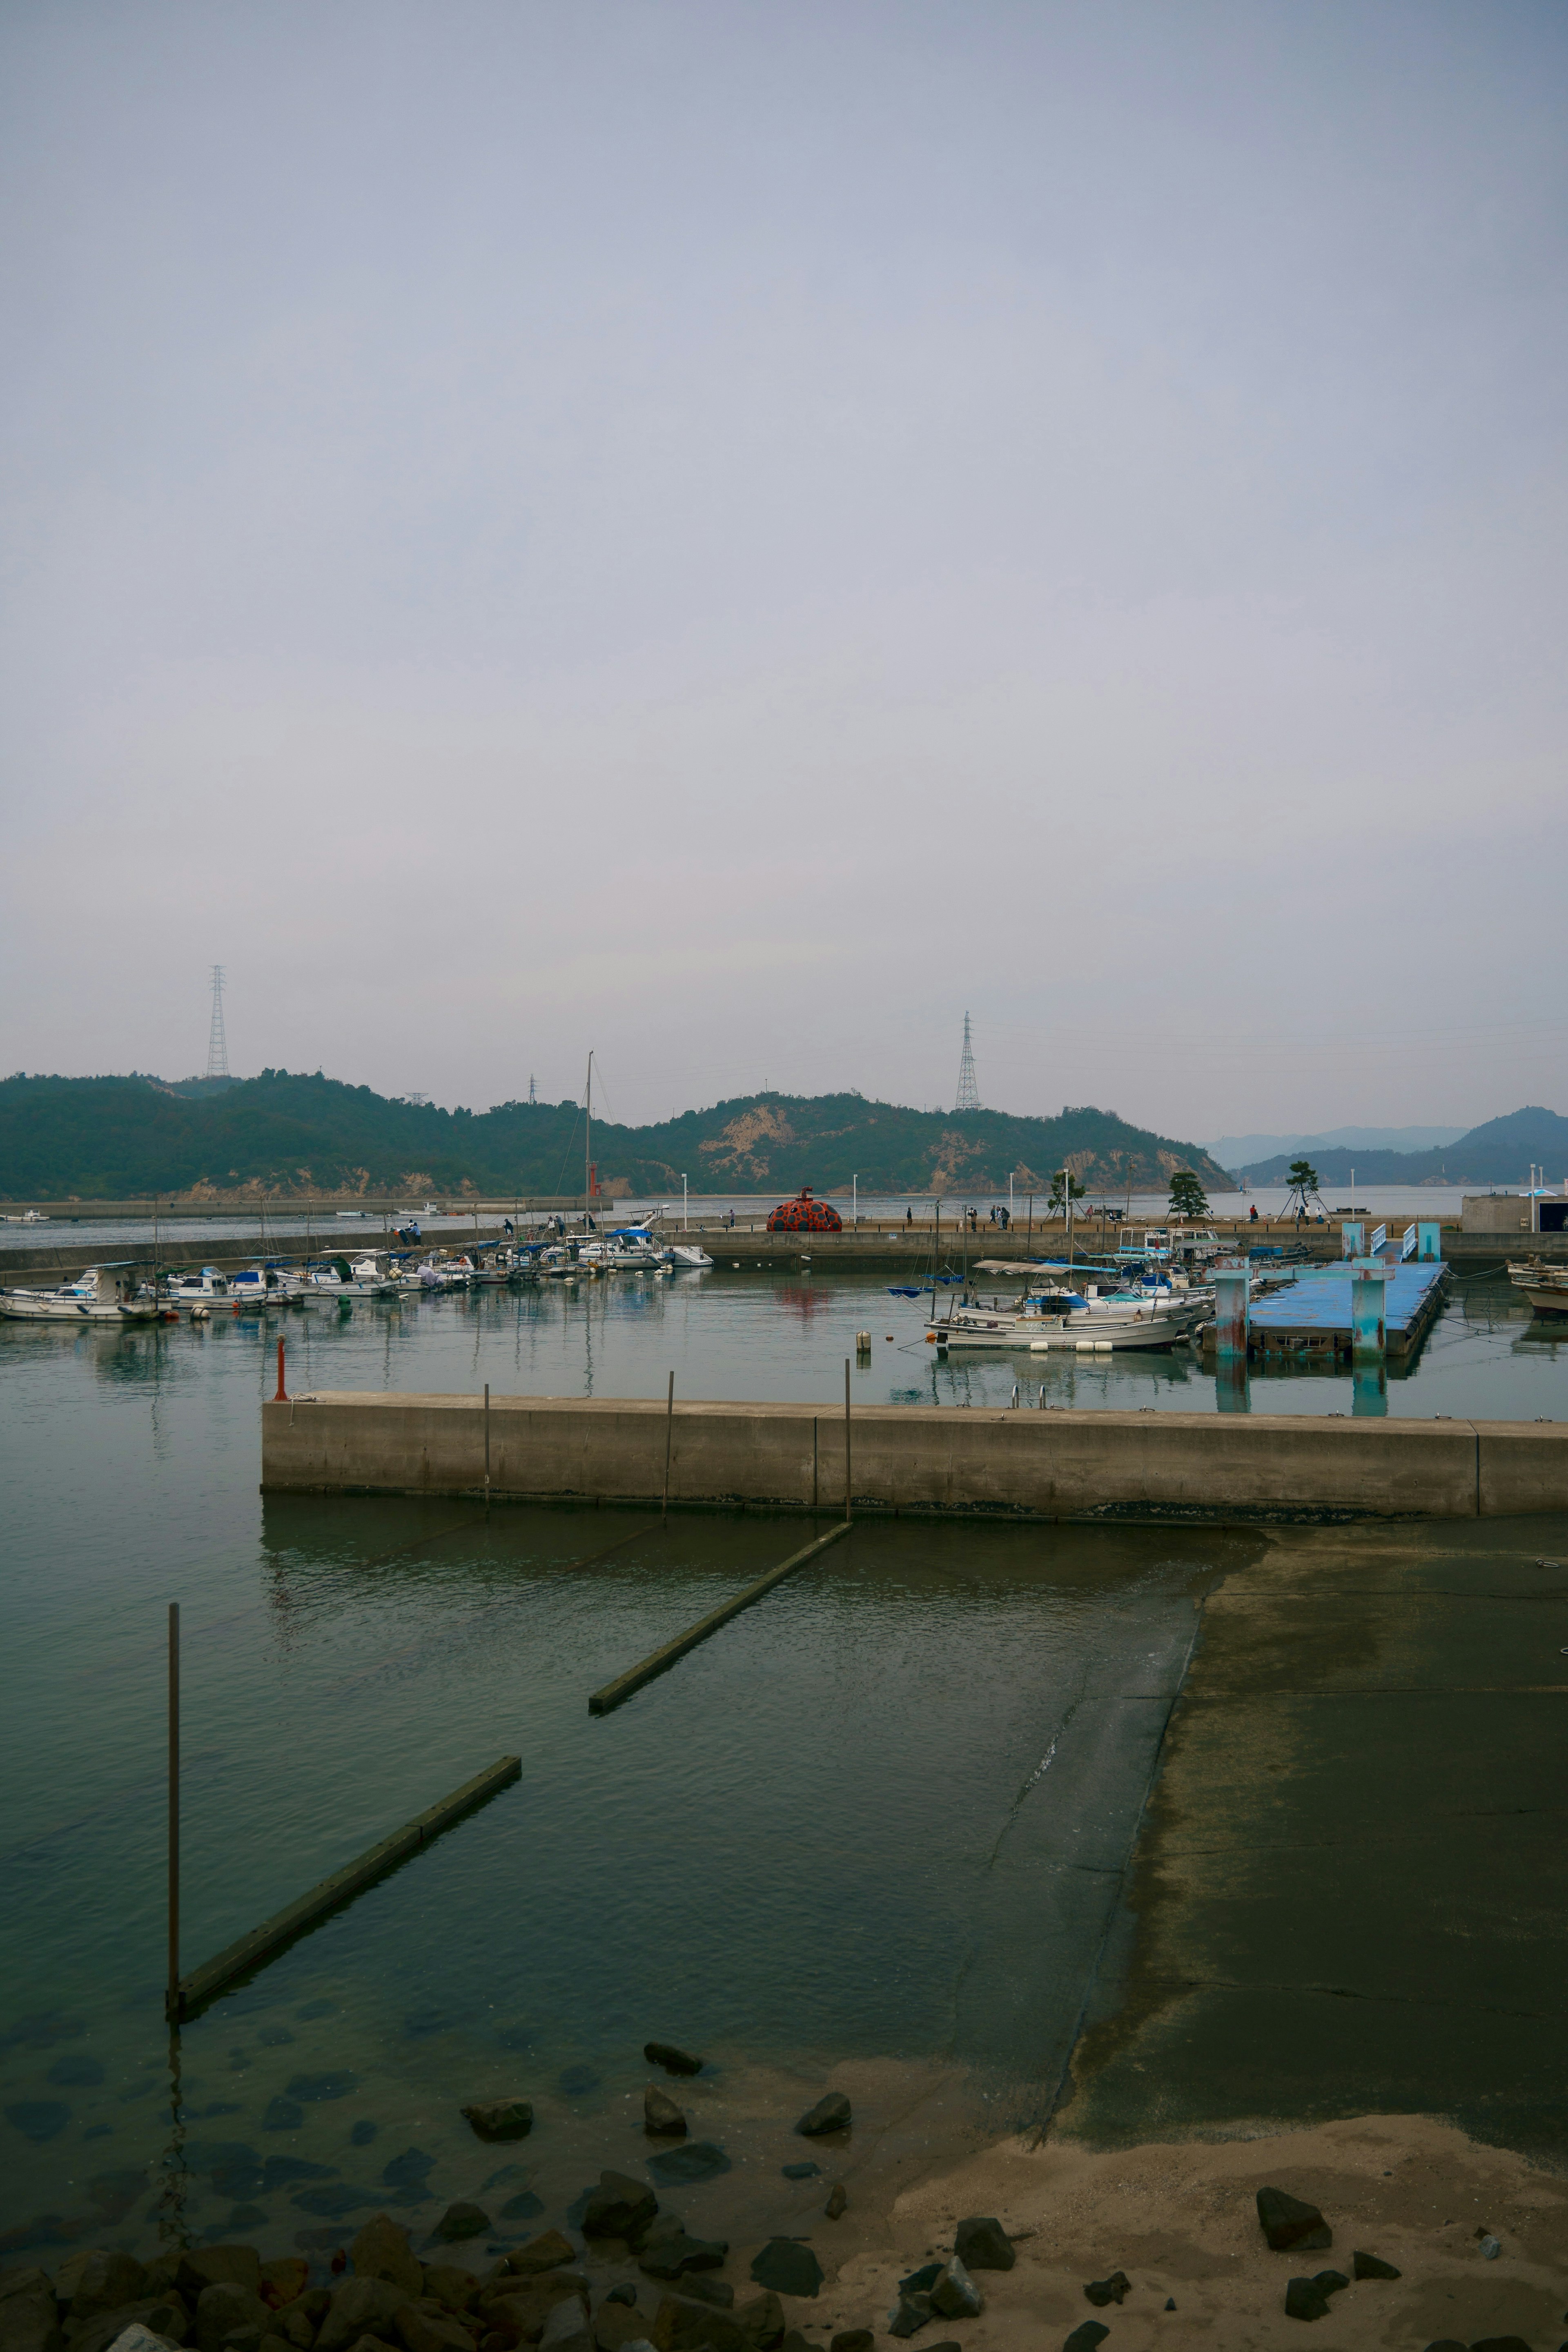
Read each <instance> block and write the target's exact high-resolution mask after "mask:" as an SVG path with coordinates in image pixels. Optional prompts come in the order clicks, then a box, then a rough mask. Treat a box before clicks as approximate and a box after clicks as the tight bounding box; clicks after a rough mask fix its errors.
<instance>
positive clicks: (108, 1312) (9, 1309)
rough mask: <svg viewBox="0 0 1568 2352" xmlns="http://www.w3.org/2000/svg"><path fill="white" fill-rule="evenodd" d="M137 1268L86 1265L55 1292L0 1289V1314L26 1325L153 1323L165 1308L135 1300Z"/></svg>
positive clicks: (150, 1301)
mask: <svg viewBox="0 0 1568 2352" xmlns="http://www.w3.org/2000/svg"><path fill="white" fill-rule="evenodd" d="M140 1286H141V1269H140V1267H137V1266H133V1265H89V1267H88V1268H87V1269H86V1271H85V1273H83V1274H81V1275H80V1276H79V1277H78V1279H77V1280H76V1281H75V1282H68V1283H64V1284H62V1285H61V1286H60V1287H59V1288H58V1290H0V1315H4V1316H8V1317H9V1318H11V1319H12V1320H13V1321H14V1322H27V1323H156V1322H159V1321H160V1320H161V1319H162V1318H163V1316H164V1315H166V1314H167V1312H168V1309H167V1307H163V1306H161V1305H160V1304H159V1302H158V1300H157V1299H155V1298H142V1297H138V1295H137V1294H138V1291H139V1288H140Z"/></svg>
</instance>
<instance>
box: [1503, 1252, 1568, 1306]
mask: <svg viewBox="0 0 1568 2352" xmlns="http://www.w3.org/2000/svg"><path fill="white" fill-rule="evenodd" d="M1508 1278H1509V1280H1510V1282H1511V1283H1512V1285H1513V1286H1514V1288H1515V1289H1516V1290H1517V1291H1519V1292H1520V1293H1521V1296H1522V1297H1525V1298H1527V1299H1528V1300H1529V1301H1530V1304H1531V1307H1532V1308H1533V1309H1534V1311H1535V1313H1536V1314H1537V1315H1568V1265H1547V1264H1546V1263H1545V1261H1544V1259H1542V1258H1533V1259H1531V1261H1530V1262H1529V1264H1527V1265H1514V1264H1513V1263H1512V1262H1511V1261H1510V1265H1509V1269H1508Z"/></svg>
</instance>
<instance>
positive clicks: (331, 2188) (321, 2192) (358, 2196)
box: [294, 2180, 379, 2221]
mask: <svg viewBox="0 0 1568 2352" xmlns="http://www.w3.org/2000/svg"><path fill="white" fill-rule="evenodd" d="M378 2201H379V2200H377V2199H376V2198H374V2197H369V2196H367V2195H366V2194H365V2192H364V2190H363V2189H351V2188H350V2187H349V2185H348V2183H347V2181H346V2180H334V2181H331V2182H329V2183H328V2185H327V2186H326V2187H325V2188H324V2189H301V2190H300V2194H299V2196H298V2197H296V2198H295V2200H294V2204H295V2206H296V2208H297V2209H298V2210H299V2211H300V2212H301V2213H319V2214H320V2215H321V2218H322V2219H323V2221H342V2220H343V2219H344V2217H345V2216H346V2215H347V2214H350V2213H363V2212H364V2211H365V2210H366V2209H367V2208H369V2209H370V2210H373V2211H374V2208H375V2206H376V2204H377V2202H378Z"/></svg>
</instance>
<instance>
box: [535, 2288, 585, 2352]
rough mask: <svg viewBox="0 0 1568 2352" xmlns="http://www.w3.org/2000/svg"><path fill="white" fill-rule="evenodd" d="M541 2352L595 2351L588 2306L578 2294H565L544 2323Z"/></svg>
mask: <svg viewBox="0 0 1568 2352" xmlns="http://www.w3.org/2000/svg"><path fill="white" fill-rule="evenodd" d="M539 2352H594V2337H593V2333H592V2331H591V2329H590V2328H589V2326H588V2312H587V2306H586V2305H584V2303H583V2302H582V2301H581V2300H580V2298H579V2297H578V2296H576V2295H563V2297H562V2299H561V2301H560V2302H559V2303H558V2304H557V2305H556V2306H555V2308H554V2310H553V2311H552V2313H551V2315H550V2316H549V2318H548V2319H547V2320H546V2321H545V2323H544V2332H543V2334H542V2336H540V2339H539Z"/></svg>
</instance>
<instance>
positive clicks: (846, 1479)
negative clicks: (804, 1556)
mask: <svg viewBox="0 0 1568 2352" xmlns="http://www.w3.org/2000/svg"><path fill="white" fill-rule="evenodd" d="M850 1492H851V1486H850V1477H849V1359H848V1357H847V1356H846V1357H845V1359H844V1516H845V1517H846V1519H847V1518H848V1517H849V1496H850Z"/></svg>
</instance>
